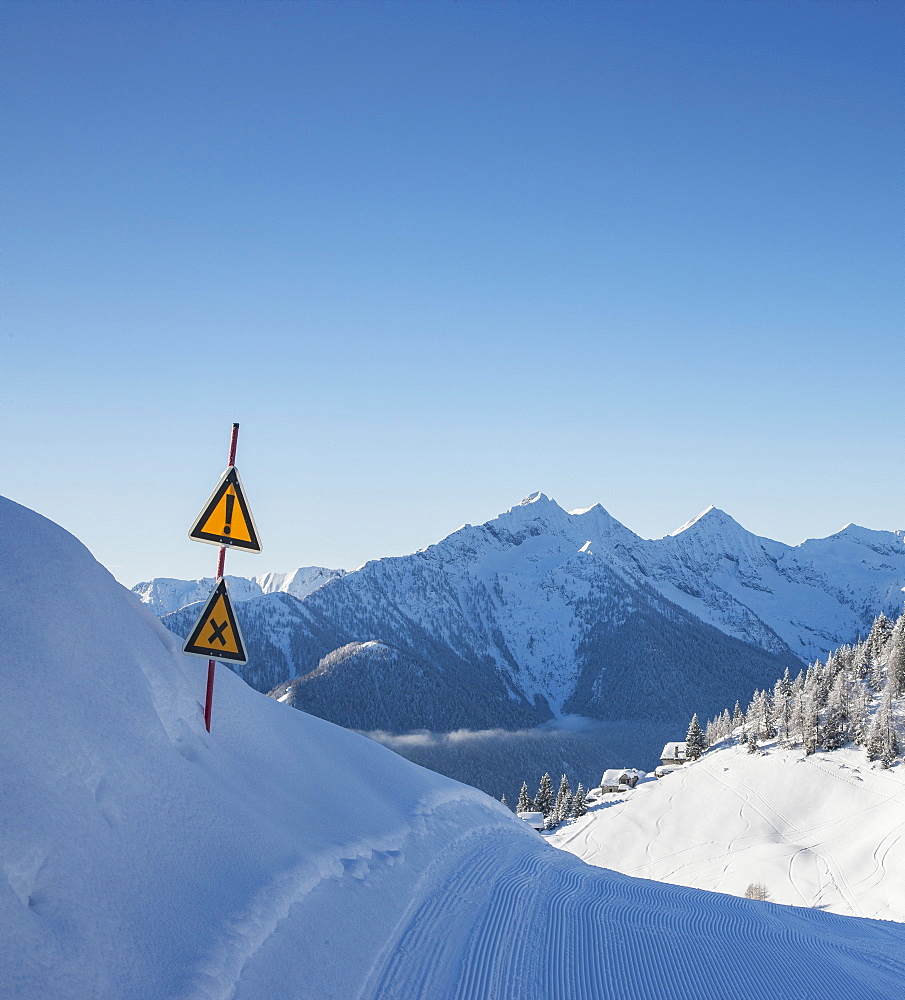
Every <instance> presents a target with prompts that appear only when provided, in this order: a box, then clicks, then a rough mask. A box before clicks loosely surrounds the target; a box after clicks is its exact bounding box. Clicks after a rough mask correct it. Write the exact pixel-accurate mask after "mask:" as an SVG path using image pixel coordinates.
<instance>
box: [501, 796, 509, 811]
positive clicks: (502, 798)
mask: <svg viewBox="0 0 905 1000" xmlns="http://www.w3.org/2000/svg"><path fill="white" fill-rule="evenodd" d="M500 802H502V803H503V805H504V806H505V807H506V808H507V809H508V808H509V802H508V800H507V799H506V793H505V792H503V794H502V795H501V796H500Z"/></svg>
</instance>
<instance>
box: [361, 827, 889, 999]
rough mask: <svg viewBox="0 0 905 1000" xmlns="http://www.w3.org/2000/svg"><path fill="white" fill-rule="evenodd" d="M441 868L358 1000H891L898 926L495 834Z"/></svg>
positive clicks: (462, 848) (475, 839) (468, 845)
mask: <svg viewBox="0 0 905 1000" xmlns="http://www.w3.org/2000/svg"><path fill="white" fill-rule="evenodd" d="M457 847H458V848H459V850H458V851H456V852H455V853H456V855H457V856H456V857H455V859H452V858H448V859H446V860H445V861H443V862H438V864H437V865H436V866H435V869H436V870H435V871H433V872H432V873H431V875H430V877H429V879H428V880H426V881H429V882H430V884H429V885H427V884H422V886H421V889H422V890H423V892H422V893H419V894H418V895H419V897H420V898H419V900H418V902H417V903H416V904H414V905H413V906H412V907H411V908H410V909H409V911H408V912H407V913H406V914H405V916H404V917H403V919H402V920H401V921H400V922H399V925H398V927H397V929H396V933H395V934H394V935H393V937H392V938H391V939H390V940H389V941H388V942H387V943H386V945H385V947H384V949H383V957H382V959H381V960H380V961H379V962H378V963H377V964H376V965H375V968H374V970H373V971H372V974H371V977H370V979H369V981H368V983H367V985H366V986H365V988H364V989H363V991H362V992H361V993H360V994H359V1000H604V998H613V1000H687V998H688V997H695V998H696V1000H727V998H729V997H744V998H745V1000H824V998H826V997H829V996H835V995H840V996H845V995H848V996H856V997H858V998H859V1000H873V998H876V1000H881V998H882V1000H891V998H893V997H897V996H900V995H901V990H902V986H903V983H905V952H903V950H902V942H903V933H902V928H901V927H900V926H899V925H897V924H892V923H886V922H882V921H873V920H854V919H853V918H846V917H839V916H836V915H833V914H828V913H823V912H820V911H817V910H805V909H798V908H793V907H787V906H778V905H774V904H770V903H759V902H754V901H751V900H745V899H741V898H737V897H732V896H725V895H722V894H717V893H708V892H703V891H700V890H695V889H688V888H684V887H681V886H672V885H665V884H662V883H656V882H651V881H647V880H644V879H637V878H629V877H627V876H624V875H620V874H617V873H615V872H611V871H607V870H605V869H596V868H593V867H589V866H588V865H586V864H584V863H583V862H581V861H580V860H578V859H577V858H575V857H573V856H571V855H569V854H566V853H564V852H560V851H557V850H554V849H551V848H549V847H548V846H547V845H545V844H541V843H537V842H536V841H533V839H532V842H527V840H526V838H523V837H520V836H516V837H511V836H509V837H508V838H504V837H503V836H501V831H499V830H495V831H487V832H486V833H484V834H482V835H477V836H472V837H470V838H468V840H467V841H466V842H464V843H463V842H460V843H459V844H458V845H457Z"/></svg>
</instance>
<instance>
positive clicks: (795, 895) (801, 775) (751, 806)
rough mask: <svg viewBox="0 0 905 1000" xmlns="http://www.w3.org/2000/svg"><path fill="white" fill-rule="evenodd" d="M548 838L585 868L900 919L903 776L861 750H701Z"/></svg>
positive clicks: (904, 877)
mask: <svg viewBox="0 0 905 1000" xmlns="http://www.w3.org/2000/svg"><path fill="white" fill-rule="evenodd" d="M550 840H551V842H552V843H553V844H555V845H556V846H557V847H561V848H563V849H565V850H567V851H570V852H571V853H573V854H576V855H577V856H578V857H580V858H582V860H584V861H587V862H588V863H589V864H594V865H600V866H602V867H605V868H610V869H613V870H615V871H620V872H624V873H626V874H628V875H637V876H641V877H643V878H652V879H658V880H660V881H664V882H672V883H675V884H677V885H687V886H695V887H697V888H700V889H711V890H715V891H718V892H726V893H733V894H735V895H738V896H741V895H743V894H744V892H745V890H746V888H747V887H748V886H749V885H750V884H751V883H752V882H760V883H762V884H764V885H765V886H766V887H767V889H768V890H769V892H770V895H771V897H772V899H773V900H775V901H776V902H778V903H787V904H791V905H793V906H810V907H819V908H820V909H823V910H829V911H832V912H834V913H843V914H854V915H856V916H860V917H865V916H866V917H879V918H882V919H884V920H899V921H905V896H903V893H902V888H903V886H905V774H903V770H902V767H901V766H899V767H895V768H893V769H892V770H884V769H883V768H882V767H881V766H880V764H879V763H876V764H869V763H868V762H867V760H866V757H865V755H864V753H863V751H856V750H836V751H834V752H832V753H816V754H813V755H811V756H805V755H804V753H803V751H801V750H788V749H778V748H776V747H775V745H771V746H769V747H768V748H767V749H766V750H765V751H764V752H760V753H757V754H748V753H746V752H745V750H744V749H743V748H742V747H739V746H734V745H733V746H723V747H722V748H719V749H714V750H711V751H709V752H708V753H706V754H705V755H704V756H703V757H702V758H701V759H700V760H698V761H696V762H694V763H692V764H688V765H686V766H685V767H684V768H682V769H681V770H679V771H676V772H674V773H672V774H670V775H668V776H666V777H665V778H662V779H660V780H650V781H646V782H643V783H641V784H639V785H638V786H637V787H636V788H635V789H634V790H632V791H631V792H628V793H624V794H621V795H610V796H604V797H603V799H602V801H601V804H599V805H597V806H595V807H593V808H592V810H591V811H590V812H589V813H588V815H587V816H584V817H582V818H581V819H579V820H573V821H571V822H570V823H568V824H567V825H565V826H563V827H561V828H560V829H559V830H557V831H556V832H555V833H554V834H552V835H551V837H550Z"/></svg>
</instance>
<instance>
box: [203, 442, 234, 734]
mask: <svg viewBox="0 0 905 1000" xmlns="http://www.w3.org/2000/svg"><path fill="white" fill-rule="evenodd" d="M238 443H239V425H238V424H233V431H232V435H231V436H230V439H229V462H228V463H227V467H228V468H231V467H232V466H234V465H235V464H236V446H237V445H238ZM225 566H226V546H225V545H221V546H220V551H219V553H218V554H217V579H216V580H215V581H214V585H215V586H216V584H218V583H219V582H220V580H221V579H223V571H224V569H225ZM216 665H217V661H216V660H208V661H207V696H206V697H205V699H204V728H205V729H206V730H207V731H208V732H210V731H211V705H212V704H213V701H214V670H215V668H216Z"/></svg>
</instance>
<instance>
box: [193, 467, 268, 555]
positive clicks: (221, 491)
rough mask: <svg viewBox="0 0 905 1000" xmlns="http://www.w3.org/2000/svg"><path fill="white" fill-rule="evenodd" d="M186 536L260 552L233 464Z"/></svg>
mask: <svg viewBox="0 0 905 1000" xmlns="http://www.w3.org/2000/svg"><path fill="white" fill-rule="evenodd" d="M189 538H194V539H195V541H197V542H210V544H211V545H229V546H231V547H232V548H234V549H245V550H246V551H247V552H260V551H261V542H260V540H259V539H258V530H257V528H256V527H255V522H254V518H253V517H252V516H251V510H249V507H248V503H247V501H246V499H245V492H244V490H243V489H242V483H241V481H240V480H239V472H238V470H237V469H236V467H235V466H234V465H231V466H230V467H229V468H228V469H227V470H226V472H224V473H223V478H222V479H221V480H220V484H219V485H218V486H217V488H216V489H215V490H214V492H213V493H212V494H211V496H210V499H209V500H208V501H207V504H206V505H205V507H204V510H203V511H201V513H200V514H199V515H198V518H197V520H196V521H195V523H194V524H193V525H192V529H191V531H190V532H189Z"/></svg>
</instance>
